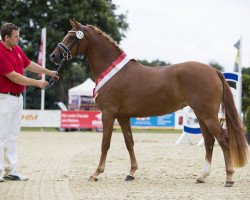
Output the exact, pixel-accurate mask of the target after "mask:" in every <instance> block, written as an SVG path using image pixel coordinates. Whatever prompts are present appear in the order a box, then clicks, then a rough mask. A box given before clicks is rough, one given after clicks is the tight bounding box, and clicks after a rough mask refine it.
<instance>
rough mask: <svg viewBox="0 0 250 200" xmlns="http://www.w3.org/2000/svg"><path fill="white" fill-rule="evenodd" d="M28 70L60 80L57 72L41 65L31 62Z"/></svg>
mask: <svg viewBox="0 0 250 200" xmlns="http://www.w3.org/2000/svg"><path fill="white" fill-rule="evenodd" d="M26 69H27V70H29V71H31V72H34V73H42V74H46V75H49V76H51V77H54V78H55V79H59V76H58V75H57V71H53V70H48V69H46V68H44V67H41V66H40V65H38V64H37V63H35V62H33V61H30V64H29V65H28V66H27V67H26Z"/></svg>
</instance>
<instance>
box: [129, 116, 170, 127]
mask: <svg viewBox="0 0 250 200" xmlns="http://www.w3.org/2000/svg"><path fill="white" fill-rule="evenodd" d="M130 122H131V126H132V127H144V128H146V127H147V128H152V127H158V128H174V127H175V113H170V114H166V115H162V116H158V117H144V118H131V119H130Z"/></svg>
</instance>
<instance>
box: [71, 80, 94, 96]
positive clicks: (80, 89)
mask: <svg viewBox="0 0 250 200" xmlns="http://www.w3.org/2000/svg"><path fill="white" fill-rule="evenodd" d="M94 87H95V82H94V81H92V80H91V79H90V78H88V79H87V80H86V81H85V82H83V83H82V84H81V85H78V86H75V87H73V88H70V89H69V90H68V95H69V96H72V95H78V96H93V89H94Z"/></svg>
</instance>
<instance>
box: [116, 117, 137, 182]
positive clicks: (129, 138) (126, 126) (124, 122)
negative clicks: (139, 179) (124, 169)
mask: <svg viewBox="0 0 250 200" xmlns="http://www.w3.org/2000/svg"><path fill="white" fill-rule="evenodd" d="M117 120H118V122H119V124H120V126H121V129H122V133H123V136H124V140H125V144H126V147H127V149H128V152H129V156H130V162H131V168H130V173H129V175H128V176H127V177H126V179H125V180H126V181H131V180H133V179H134V178H135V176H134V174H135V171H136V170H137V169H138V165H137V162H136V158H135V152H134V140H133V135H132V131H131V125H130V118H129V117H118V118H117Z"/></svg>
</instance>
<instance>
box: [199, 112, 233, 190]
mask: <svg viewBox="0 0 250 200" xmlns="http://www.w3.org/2000/svg"><path fill="white" fill-rule="evenodd" d="M204 123H205V124H206V126H207V128H208V129H209V132H210V133H211V134H213V135H214V137H215V138H216V139H217V141H218V143H219V145H220V146H221V149H222V151H223V155H224V160H225V166H226V174H227V175H226V185H225V186H226V187H231V186H232V185H233V184H234V181H233V179H232V177H233V173H234V168H233V164H232V160H231V155H230V147H229V141H228V133H227V131H226V130H225V129H223V128H222V126H221V125H220V123H219V121H218V119H217V118H216V117H215V118H210V119H207V120H204Z"/></svg>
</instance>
